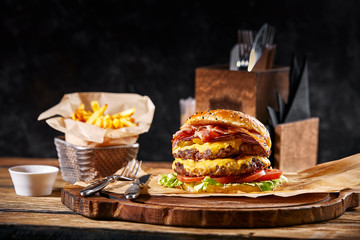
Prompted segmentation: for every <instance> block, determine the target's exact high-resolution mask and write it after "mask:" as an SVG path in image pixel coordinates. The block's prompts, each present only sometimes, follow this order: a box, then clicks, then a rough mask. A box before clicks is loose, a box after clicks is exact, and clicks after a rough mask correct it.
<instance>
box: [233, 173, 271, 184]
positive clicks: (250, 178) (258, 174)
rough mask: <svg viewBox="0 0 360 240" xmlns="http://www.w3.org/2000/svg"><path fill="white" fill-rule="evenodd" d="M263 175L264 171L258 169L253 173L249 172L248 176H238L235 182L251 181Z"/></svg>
mask: <svg viewBox="0 0 360 240" xmlns="http://www.w3.org/2000/svg"><path fill="white" fill-rule="evenodd" d="M264 175H265V171H264V170H260V171H257V172H254V173H253V174H250V175H248V176H245V177H239V178H238V179H237V181H236V182H237V183H245V182H253V181H255V180H257V179H259V178H261V177H262V176H264Z"/></svg>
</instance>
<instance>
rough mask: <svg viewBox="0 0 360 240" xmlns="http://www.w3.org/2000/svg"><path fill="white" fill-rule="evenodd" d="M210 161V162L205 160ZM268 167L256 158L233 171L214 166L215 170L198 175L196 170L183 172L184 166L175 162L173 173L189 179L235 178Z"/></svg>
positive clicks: (232, 169)
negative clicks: (203, 177)
mask: <svg viewBox="0 0 360 240" xmlns="http://www.w3.org/2000/svg"><path fill="white" fill-rule="evenodd" d="M207 161H212V160H207ZM266 167H268V165H267V164H266V163H264V162H262V161H260V160H259V159H257V158H256V157H253V158H252V159H251V163H250V164H242V165H241V167H240V168H237V169H234V168H228V167H224V166H221V167H219V166H216V169H215V170H211V172H210V171H208V172H205V173H202V174H199V172H200V171H198V169H193V171H192V172H188V171H186V170H185V168H184V166H183V164H182V163H180V162H175V166H174V168H173V170H174V172H176V173H178V174H180V175H183V176H189V177H196V176H203V175H210V176H217V177H221V176H236V175H241V174H250V173H253V172H256V171H259V170H262V169H264V168H266Z"/></svg>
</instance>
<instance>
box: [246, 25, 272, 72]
mask: <svg viewBox="0 0 360 240" xmlns="http://www.w3.org/2000/svg"><path fill="white" fill-rule="evenodd" d="M267 29H268V24H267V23H265V24H264V25H263V26H262V27H261V28H260V30H259V32H258V33H257V34H256V37H255V40H254V43H253V47H252V49H251V52H250V57H249V66H248V72H251V70H253V68H254V67H255V64H256V63H257V62H258V61H259V59H260V57H261V55H262V53H263V51H264V48H265V35H266V33H265V31H267Z"/></svg>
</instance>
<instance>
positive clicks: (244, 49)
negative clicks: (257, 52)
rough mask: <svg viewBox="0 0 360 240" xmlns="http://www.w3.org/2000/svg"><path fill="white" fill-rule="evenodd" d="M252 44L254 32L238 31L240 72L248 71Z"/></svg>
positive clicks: (238, 64)
mask: <svg viewBox="0 0 360 240" xmlns="http://www.w3.org/2000/svg"><path fill="white" fill-rule="evenodd" d="M252 44H253V32H252V31H250V30H238V45H239V60H238V61H237V63H236V66H237V67H238V70H246V69H247V67H248V65H249V56H250V51H251V47H252Z"/></svg>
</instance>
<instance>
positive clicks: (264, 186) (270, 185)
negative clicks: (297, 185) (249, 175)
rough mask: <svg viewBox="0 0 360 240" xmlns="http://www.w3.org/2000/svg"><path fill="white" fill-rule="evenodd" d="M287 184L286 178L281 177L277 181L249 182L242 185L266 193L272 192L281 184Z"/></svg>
mask: <svg viewBox="0 0 360 240" xmlns="http://www.w3.org/2000/svg"><path fill="white" fill-rule="evenodd" d="M284 182H287V178H286V177H284V176H281V177H280V178H278V179H273V180H268V181H262V182H249V183H242V184H246V185H250V186H253V187H254V186H257V187H258V188H259V189H260V190H261V191H262V192H266V191H272V190H274V189H275V188H276V187H277V186H279V185H281V184H282V183H284Z"/></svg>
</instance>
